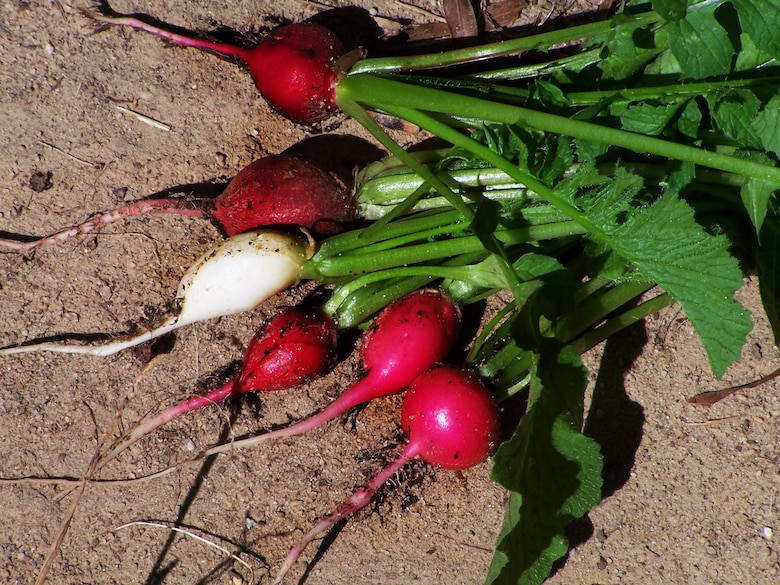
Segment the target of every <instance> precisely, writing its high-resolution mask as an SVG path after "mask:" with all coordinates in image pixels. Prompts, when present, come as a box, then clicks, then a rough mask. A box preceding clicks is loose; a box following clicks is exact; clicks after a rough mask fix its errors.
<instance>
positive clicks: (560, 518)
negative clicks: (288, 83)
mask: <svg viewBox="0 0 780 585" xmlns="http://www.w3.org/2000/svg"><path fill="white" fill-rule="evenodd" d="M545 349H546V350H547V351H543V353H542V354H541V356H540V357H539V358H538V362H537V365H536V366H535V368H534V371H533V375H532V377H531V398H530V399H529V403H530V406H529V408H528V411H527V412H526V414H525V416H524V417H523V419H522V420H521V421H520V425H519V426H518V427H517V430H516V431H515V434H514V435H513V436H512V437H511V438H510V439H509V440H508V441H506V442H505V443H504V444H502V445H501V447H500V448H499V450H498V452H497V453H496V455H495V458H494V461H495V463H494V466H493V474H492V477H493V479H494V480H495V481H497V482H498V483H500V484H501V485H503V486H505V487H506V488H507V489H509V490H510V499H509V504H508V506H507V510H506V514H505V517H504V523H503V526H502V528H501V532H500V534H499V537H498V543H497V545H496V553H495V555H494V557H493V561H492V563H491V565H490V569H489V572H488V576H487V580H486V583H488V584H489V585H504V584H519V585H538V584H539V583H542V582H543V581H544V580H545V579H547V577H549V575H550V571H551V569H552V565H553V563H554V562H555V561H556V560H558V559H559V558H561V557H562V556H563V555H565V554H566V551H567V550H568V541H567V539H566V537H565V535H564V529H565V527H566V525H567V524H569V522H571V520H573V519H575V518H580V517H582V516H583V515H584V514H586V513H587V512H588V510H590V509H591V508H593V506H595V505H596V504H597V503H598V502H599V501H600V499H601V484H602V479H601V470H602V458H601V454H600V451H599V446H598V444H596V442H595V441H593V440H592V439H589V438H588V437H585V436H584V435H583V434H582V433H581V432H580V428H581V426H582V412H583V394H584V391H585V385H586V383H587V371H586V369H585V368H584V367H583V365H582V362H581V361H580V358H579V356H578V355H576V354H575V353H574V352H573V351H571V350H570V349H568V348H565V347H560V346H559V347H558V348H557V349H558V350H557V351H556V350H555V348H553V347H551V346H550V347H547V348H545Z"/></svg>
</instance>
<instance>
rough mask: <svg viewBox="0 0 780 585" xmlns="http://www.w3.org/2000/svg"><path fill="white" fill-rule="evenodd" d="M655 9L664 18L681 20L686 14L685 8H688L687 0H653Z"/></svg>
mask: <svg viewBox="0 0 780 585" xmlns="http://www.w3.org/2000/svg"><path fill="white" fill-rule="evenodd" d="M652 4H653V10H655V11H656V12H657V13H658V14H660V15H661V17H662V18H663V19H664V20H680V19H681V18H683V17H684V16H685V9H686V8H688V2H687V1H686V0H653V2H652Z"/></svg>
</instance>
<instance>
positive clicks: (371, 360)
mask: <svg viewBox="0 0 780 585" xmlns="http://www.w3.org/2000/svg"><path fill="white" fill-rule="evenodd" d="M459 328H460V308H459V307H458V305H456V304H455V303H454V302H453V301H452V300H450V299H449V298H448V297H447V296H446V295H445V294H444V293H442V292H441V291H438V290H429V289H425V290H419V291H415V292H413V293H411V294H408V295H406V296H405V297H403V298H401V299H398V300H397V301H393V302H392V303H390V304H389V305H388V306H387V307H385V308H384V309H383V310H382V312H381V313H380V314H379V316H378V317H377V318H376V320H375V321H374V323H373V325H372V326H371V327H370V328H369V329H368V330H367V331H366V333H365V335H364V337H363V344H362V346H361V350H360V352H361V358H362V362H363V367H364V368H365V375H364V376H363V378H361V379H360V380H359V381H358V382H356V383H354V384H353V385H352V386H350V387H349V388H348V389H347V390H346V391H345V392H344V393H343V394H341V396H339V397H338V398H337V399H336V400H334V401H333V402H331V403H330V404H329V405H328V406H326V407H325V408H324V409H323V410H321V411H319V412H318V413H317V414H314V415H312V416H310V417H308V418H305V419H303V420H300V421H298V422H296V423H294V424H292V425H290V426H287V427H283V428H280V429H277V430H275V431H270V432H267V433H263V434H262V435H257V436H254V437H249V438H247V439H241V440H238V441H233V442H231V443H227V444H225V445H217V446H216V447H212V448H210V449H207V450H205V451H203V452H202V453H201V454H200V457H206V456H210V455H214V454H216V453H223V452H225V451H231V450H233V449H237V448H240V447H249V446H251V445H256V444H258V443H263V442H265V441H270V440H273V439H281V438H286V437H292V436H295V435H301V434H303V433H306V432H308V431H310V430H312V429H315V428H317V427H318V426H320V425H322V424H324V423H326V422H328V421H330V420H332V419H334V418H336V417H337V416H339V415H340V414H343V413H345V412H347V411H348V410H349V409H350V408H352V407H354V406H357V405H358V404H363V403H364V402H368V401H369V400H373V399H374V398H379V397H381V396H388V395H391V394H397V393H399V392H402V391H403V390H405V389H406V388H407V387H408V386H409V384H411V383H412V381H413V380H414V379H415V378H416V377H417V376H419V375H420V374H421V373H423V372H424V371H425V370H427V369H428V368H430V367H432V366H433V365H435V364H437V363H438V362H440V361H442V360H443V359H444V358H445V357H446V356H447V354H448V353H449V352H450V350H451V349H452V347H453V345H454V344H455V339H456V337H457V334H458V330H459Z"/></svg>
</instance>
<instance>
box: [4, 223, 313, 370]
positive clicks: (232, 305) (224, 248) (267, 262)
mask: <svg viewBox="0 0 780 585" xmlns="http://www.w3.org/2000/svg"><path fill="white" fill-rule="evenodd" d="M311 254H312V250H311V248H310V247H307V245H306V244H305V243H304V242H303V241H302V240H301V239H300V238H298V237H295V236H292V235H290V234H284V233H280V232H274V231H269V230H265V231H252V232H246V233H243V234H239V235H236V236H233V237H232V238H228V239H227V240H225V241H224V242H222V243H220V244H219V245H217V246H216V247H214V248H212V249H211V250H209V251H208V252H206V253H205V254H203V255H202V256H201V257H200V258H198V259H197V260H196V261H195V263H194V264H193V265H192V266H190V268H189V269H188V270H187V272H185V274H184V276H183V278H182V280H181V282H180V284H179V289H178V291H177V293H176V299H177V301H178V305H179V307H178V308H179V310H178V313H176V314H175V315H172V316H171V317H169V318H168V319H166V320H165V321H164V322H163V323H161V324H160V325H159V326H157V327H155V328H154V329H152V330H150V331H146V332H144V333H141V334H140V335H137V336H135V337H131V338H129V339H124V340H119V341H115V342H112V343H108V344H106V345H102V346H89V345H67V344H58V343H49V342H44V343H41V342H34V343H30V344H27V345H18V346H11V347H6V348H3V349H0V355H10V354H16V353H27V352H32V351H41V350H45V351H53V352H59V353H80V354H89V355H98V356H105V355H111V354H114V353H117V352H119V351H122V350H123V349H127V348H129V347H134V346H136V345H139V344H141V343H144V342H146V341H150V340H152V339H155V338H157V337H160V336H162V335H165V334H166V333H170V332H171V331H174V330H176V329H178V328H180V327H184V326H185V325H190V324H192V323H195V322H197V321H203V320H206V319H213V318H215V317H223V316H226V315H232V314H235V313H241V312H243V311H248V310H250V309H254V308H255V307H257V306H258V305H259V304H260V303H262V302H263V301H265V300H267V299H269V298H270V297H272V296H273V295H275V294H276V293H278V292H281V291H283V290H285V289H286V288H288V287H290V286H291V285H293V284H294V283H295V282H297V280H298V276H299V271H300V269H301V266H303V264H304V263H305V262H306V260H307V259H308V258H309V257H311Z"/></svg>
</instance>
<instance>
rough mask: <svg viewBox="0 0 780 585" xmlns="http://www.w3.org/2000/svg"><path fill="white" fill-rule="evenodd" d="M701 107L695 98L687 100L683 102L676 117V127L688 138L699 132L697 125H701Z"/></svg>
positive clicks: (695, 135)
mask: <svg viewBox="0 0 780 585" xmlns="http://www.w3.org/2000/svg"><path fill="white" fill-rule="evenodd" d="M701 119H702V115H701V108H700V107H699V104H698V103H696V100H688V103H687V104H685V107H684V108H683V110H682V112H680V117H679V118H678V119H677V129H678V130H679V131H680V133H681V134H682V135H683V136H687V137H688V138H696V137H697V136H698V133H699V126H701Z"/></svg>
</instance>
